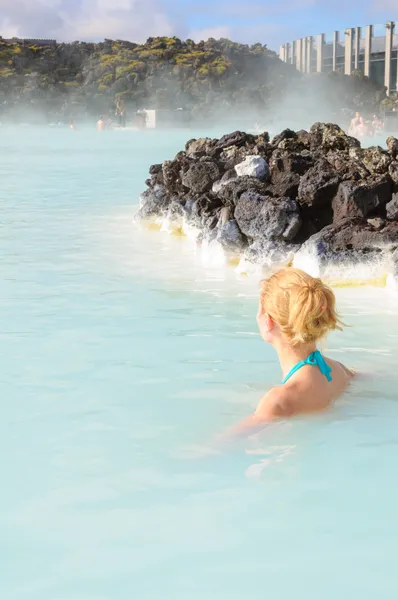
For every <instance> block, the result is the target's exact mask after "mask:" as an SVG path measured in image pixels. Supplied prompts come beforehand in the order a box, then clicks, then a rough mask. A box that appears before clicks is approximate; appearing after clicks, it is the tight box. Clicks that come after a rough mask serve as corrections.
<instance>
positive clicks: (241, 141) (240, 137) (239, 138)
mask: <svg viewBox="0 0 398 600" xmlns="http://www.w3.org/2000/svg"><path fill="white" fill-rule="evenodd" d="M247 140H248V135H247V134H246V133H243V131H234V132H233V133H228V134H227V135H223V136H222V138H221V139H220V140H218V142H217V144H216V148H217V149H218V150H224V149H225V148H230V147H231V146H238V147H240V146H244V145H245V143H246V141H247Z"/></svg>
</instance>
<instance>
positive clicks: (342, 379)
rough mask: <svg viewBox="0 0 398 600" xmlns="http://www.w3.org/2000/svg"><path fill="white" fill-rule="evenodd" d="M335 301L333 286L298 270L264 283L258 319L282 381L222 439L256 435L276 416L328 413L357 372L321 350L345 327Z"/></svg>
mask: <svg viewBox="0 0 398 600" xmlns="http://www.w3.org/2000/svg"><path fill="white" fill-rule="evenodd" d="M335 305H336V299H335V296H334V293H333V292H332V290H331V289H330V288H329V287H328V286H327V285H325V284H324V283H323V282H322V281H321V280H320V279H315V278H314V277H311V276H310V275H308V274H307V273H305V272H304V271H301V270H300V269H294V268H291V267H289V268H286V269H282V270H281V271H279V272H278V273H276V274H275V275H273V276H272V277H270V278H269V279H266V280H264V281H263V282H262V283H261V293H260V302H259V309H258V315H257V323H258V326H259V329H260V333H261V336H262V338H263V339H264V341H265V342H267V343H269V344H271V345H272V346H273V347H274V348H275V351H276V353H277V355H278V358H279V362H280V365H281V368H282V373H283V381H282V384H281V385H278V386H276V387H274V388H272V389H271V390H270V391H269V392H268V393H267V394H265V396H264V397H263V398H262V400H261V401H260V403H259V405H258V407H257V409H256V411H255V412H254V414H253V415H251V416H250V417H248V418H247V419H246V420H244V421H243V422H242V423H240V425H238V426H237V427H234V428H233V429H232V430H231V431H230V432H229V433H227V435H226V436H225V437H224V438H223V439H221V440H220V441H221V442H223V441H224V442H228V441H232V440H233V439H236V438H240V437H248V436H250V435H253V434H254V433H257V432H258V431H260V430H261V429H263V428H264V427H265V426H266V425H267V424H268V423H271V422H273V421H276V420H278V419H287V418H290V417H294V416H296V415H300V414H306V413H316V412H320V411H324V410H326V409H328V408H330V407H331V406H332V404H333V402H334V401H335V400H336V399H337V398H338V397H339V396H341V394H343V392H344V391H345V390H346V389H347V386H348V384H349V383H350V380H351V379H352V378H353V376H354V373H353V372H352V371H350V370H349V369H348V368H347V367H345V366H344V365H342V364H341V363H339V362H337V361H335V360H331V359H330V358H326V357H324V356H323V355H322V354H321V353H320V351H319V350H318V349H317V343H318V342H319V341H320V340H322V339H324V338H325V337H326V335H327V334H328V333H329V332H330V331H334V330H336V329H338V330H340V331H341V330H342V325H343V324H342V322H341V321H340V319H339V317H338V314H337V312H336V308H335Z"/></svg>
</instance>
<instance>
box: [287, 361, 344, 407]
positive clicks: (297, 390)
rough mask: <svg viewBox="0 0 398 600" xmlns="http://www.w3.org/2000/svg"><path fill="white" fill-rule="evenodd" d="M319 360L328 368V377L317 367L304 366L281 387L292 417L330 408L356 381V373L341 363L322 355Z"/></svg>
mask: <svg viewBox="0 0 398 600" xmlns="http://www.w3.org/2000/svg"><path fill="white" fill-rule="evenodd" d="M319 356H321V359H322V361H323V363H324V364H325V366H326V367H327V373H325V372H324V370H323V369H321V368H319V365H318V364H317V363H316V364H312V363H309V364H304V365H303V366H301V367H300V368H299V369H298V370H297V371H296V372H295V373H294V374H293V375H292V376H291V377H289V378H288V379H287V380H286V381H284V383H283V384H282V385H283V390H284V391H283V393H284V395H285V396H286V402H287V403H288V405H289V406H290V407H291V410H292V413H293V414H299V413H306V412H314V411H320V410H325V409H327V408H329V407H330V406H331V404H332V403H333V401H334V400H336V399H337V398H338V397H339V396H340V395H341V394H343V393H344V392H345V390H346V389H347V387H348V385H349V383H350V380H351V379H352V377H353V373H352V372H351V371H349V369H347V368H346V367H344V365H342V364H341V363H339V362H337V361H335V360H332V359H329V358H326V357H323V356H322V355H321V354H320V353H319ZM321 364H322V363H321Z"/></svg>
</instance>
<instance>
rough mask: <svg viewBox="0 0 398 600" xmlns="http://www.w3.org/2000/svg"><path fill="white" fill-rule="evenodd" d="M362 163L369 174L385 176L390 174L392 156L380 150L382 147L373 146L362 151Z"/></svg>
mask: <svg viewBox="0 0 398 600" xmlns="http://www.w3.org/2000/svg"><path fill="white" fill-rule="evenodd" d="M361 158H362V163H363V164H364V165H365V167H366V168H367V170H368V171H369V173H371V174H373V175H383V174H384V173H388V167H389V166H390V164H391V156H390V155H389V154H388V153H387V152H385V150H383V148H380V146H372V147H371V148H366V149H365V150H363V151H362V156H361Z"/></svg>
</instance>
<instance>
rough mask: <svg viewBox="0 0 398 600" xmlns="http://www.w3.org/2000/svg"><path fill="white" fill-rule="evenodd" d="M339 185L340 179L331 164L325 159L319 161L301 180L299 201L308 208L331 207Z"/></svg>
mask: <svg viewBox="0 0 398 600" xmlns="http://www.w3.org/2000/svg"><path fill="white" fill-rule="evenodd" d="M339 183H340V177H339V175H338V174H337V173H336V171H334V170H333V169H332V168H331V166H330V164H329V163H328V162H327V161H326V160H324V159H322V160H319V161H317V162H316V163H315V165H314V166H313V167H311V168H310V169H309V170H308V171H307V173H306V174H305V175H303V177H302V178H301V181H300V185H299V190H298V200H299V202H300V204H305V205H307V206H327V205H330V203H331V201H332V200H333V198H334V196H335V195H336V192H337V188H338V187H339Z"/></svg>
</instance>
